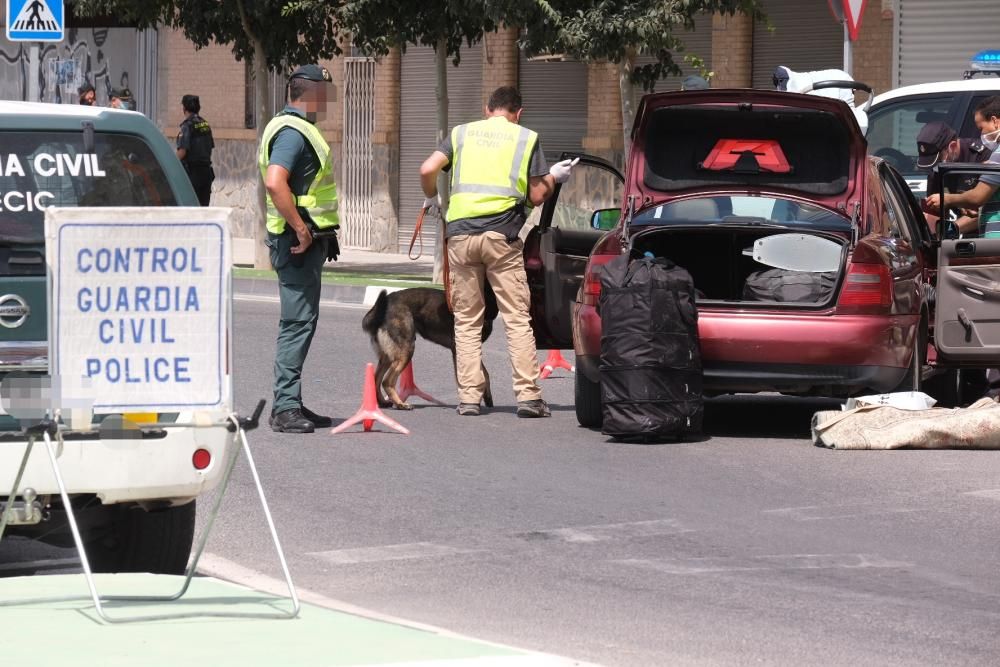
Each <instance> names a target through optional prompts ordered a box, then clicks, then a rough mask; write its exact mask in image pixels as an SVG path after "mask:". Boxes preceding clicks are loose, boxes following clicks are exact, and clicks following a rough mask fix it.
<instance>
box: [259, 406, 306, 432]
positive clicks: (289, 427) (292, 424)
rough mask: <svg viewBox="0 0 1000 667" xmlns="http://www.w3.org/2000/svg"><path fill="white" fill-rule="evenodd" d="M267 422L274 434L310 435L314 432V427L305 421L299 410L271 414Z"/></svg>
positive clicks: (293, 409)
mask: <svg viewBox="0 0 1000 667" xmlns="http://www.w3.org/2000/svg"><path fill="white" fill-rule="evenodd" d="M269 421H270V423H271V430H272V431H274V432H275V433H312V432H313V431H315V430H316V427H315V425H314V424H313V423H312V422H311V421H309V420H308V419H306V417H305V415H303V414H302V410H300V409H299V408H292V409H291V410H283V411H281V412H279V413H278V414H272V415H271V419H270V420H269Z"/></svg>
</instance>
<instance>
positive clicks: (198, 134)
mask: <svg viewBox="0 0 1000 667" xmlns="http://www.w3.org/2000/svg"><path fill="white" fill-rule="evenodd" d="M181 108H183V109H184V122H182V123H181V131H180V132H179V133H178V134H177V159H179V160H180V161H181V164H183V165H184V170H185V171H187V173H188V178H190V179H191V185H192V186H193V187H194V191H195V194H197V195H198V202H199V203H200V204H201V205H202V206H208V202H209V200H210V199H211V198H212V182H213V181H214V180H215V171H214V170H213V169H212V149H213V148H215V140H214V139H213V138H212V128H211V127H210V126H209V124H208V121H207V120H205V119H204V118H202V117H201V116H199V115H198V112H200V111H201V100H200V99H198V96H197V95H185V96H184V97H182V98H181Z"/></svg>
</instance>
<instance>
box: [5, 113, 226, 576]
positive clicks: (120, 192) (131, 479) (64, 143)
mask: <svg viewBox="0 0 1000 667" xmlns="http://www.w3.org/2000/svg"><path fill="white" fill-rule="evenodd" d="M120 206H130V207H178V206H198V199H197V197H196V196H195V193H194V190H193V188H192V187H191V184H190V181H189V180H188V177H187V175H186V173H185V172H184V169H183V167H182V166H181V163H180V162H179V161H178V160H177V158H176V155H175V152H174V150H173V148H172V147H171V146H170V145H169V143H168V142H167V141H166V139H165V138H164V137H163V135H162V134H161V133H160V132H159V131H158V130H157V128H156V127H155V126H154V125H153V123H151V122H150V121H149V120H148V119H146V118H145V117H144V116H143V115H141V114H138V113H135V112H131V111H122V110H117V109H107V108H100V107H86V106H75V105H74V106H70V105H54V104H37V103H27V102H0V390H2V391H0V395H2V398H3V401H2V404H3V408H4V410H3V414H0V503H2V502H4V501H5V500H6V499H7V494H8V493H9V492H10V489H11V487H12V485H13V483H14V479H15V474H16V472H17V470H18V467H19V465H20V462H21V458H22V455H23V453H24V450H25V445H26V437H25V434H24V431H23V429H24V428H25V426H26V425H25V422H24V420H23V419H18V418H16V417H15V416H13V415H12V414H11V412H12V411H11V409H10V405H11V400H12V399H11V396H10V393H11V387H12V386H13V384H14V382H13V381H14V379H22V378H24V377H26V376H27V377H29V378H30V377H37V378H39V385H38V386H39V387H44V386H47V385H45V384H44V382H42V379H44V378H47V377H49V376H50V373H51V368H50V366H51V355H50V345H49V340H48V308H49V307H50V306H49V301H48V289H47V284H48V280H49V276H48V275H47V272H48V271H49V270H50V267H49V266H48V265H47V262H46V238H45V209H47V208H49V207H120ZM117 254H118V253H116V255H117ZM149 259H150V261H152V259H153V258H152V257H150V258H149ZM89 261H92V262H99V261H101V259H100V258H99V257H96V256H95V257H91V258H90V259H89ZM83 291H84V290H81V293H83ZM93 296H94V298H95V299H99V298H101V297H100V296H99V295H97V294H96V290H95V294H94V295H93ZM149 298H155V295H150V297H149ZM151 326H152V325H151ZM112 333H113V332H109V333H108V335H109V336H110V335H112ZM150 333H151V335H154V336H155V335H156V333H155V332H150ZM175 370H176V369H175ZM133 372H139V371H138V370H134V371H133ZM150 372H160V369H157V368H153V369H151V370H150ZM163 372H166V371H163ZM40 400H41V399H40ZM193 420H194V418H193V416H192V415H187V414H184V413H162V414H149V413H143V414H133V413H128V412H122V413H117V414H95V415H94V416H92V417H90V416H88V421H90V425H89V427H88V428H86V429H82V430H74V431H71V432H69V433H68V434H67V435H66V437H65V442H64V443H63V445H62V448H61V453H60V455H59V459H58V460H59V464H60V469H61V472H62V476H63V479H64V482H65V484H66V486H67V489H68V491H69V492H70V494H71V495H70V497H71V499H72V500H71V502H72V504H73V510H74V514H75V516H76V518H77V522H78V523H79V526H80V530H81V533H82V538H83V541H84V543H85V544H86V548H87V554H88V558H89V560H90V562H91V565H92V567H93V569H94V570H95V571H98V572H126V571H142V572H154V573H181V572H183V571H184V568H185V565H186V563H187V561H188V557H189V555H190V551H191V545H192V538H193V535H194V528H195V498H196V497H198V496H199V495H200V494H202V493H204V492H205V491H207V490H209V489H211V488H212V487H214V486H215V484H216V483H218V481H219V479H220V477H221V476H222V474H223V468H224V465H223V462H224V461H225V460H226V453H227V451H229V448H230V447H232V446H234V440H233V434H232V433H230V432H229V431H227V430H226V429H225V428H196V427H191V426H181V424H192V423H193ZM170 423H176V424H179V425H178V426H177V427H165V426H164V424H170ZM144 424H146V425H147V426H144ZM151 425H152V426H151ZM36 452H37V453H36V454H35V455H32V456H31V458H30V459H29V461H28V464H27V468H26V470H25V472H24V475H23V483H22V488H21V491H20V492H19V493H18V495H17V496H16V498H15V499H14V503H13V506H12V508H11V510H12V511H11V512H10V513H9V516H10V523H9V525H8V527H7V532H6V535H16V536H22V537H28V538H33V539H37V540H41V541H43V542H47V543H51V544H55V545H59V546H71V545H72V544H73V539H72V536H71V533H70V530H69V526H68V522H67V520H66V512H65V508H64V507H63V506H62V503H61V502H60V495H59V489H58V486H57V483H56V480H55V478H54V475H53V472H52V469H51V467H50V464H49V461H48V459H47V457H46V456H45V455H44V453H43V452H42V451H38V450H36ZM6 535H5V536H4V537H6ZM5 548H9V547H7V546H6V545H5V544H4V543H0V553H2V552H3V550H4V549H5Z"/></svg>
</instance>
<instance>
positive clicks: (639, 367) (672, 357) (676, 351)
mask: <svg viewBox="0 0 1000 667" xmlns="http://www.w3.org/2000/svg"><path fill="white" fill-rule="evenodd" d="M599 308H600V314H601V327H602V329H601V363H600V367H599V368H600V374H601V400H602V407H603V412H604V421H603V427H602V432H603V433H605V434H606V435H610V436H614V437H616V438H626V439H631V438H637V439H643V440H659V439H664V438H671V439H675V438H680V437H683V436H686V435H689V434H694V433H699V432H700V431H701V426H702V418H703V413H704V407H703V400H702V374H701V349H700V347H699V344H698V311H697V308H696V307H695V290H694V284H693V282H692V280H691V275H690V274H689V273H688V272H687V271H685V270H684V269H682V268H680V267H678V266H676V265H675V264H674V263H673V262H671V261H670V260H668V259H664V258H657V259H650V258H642V259H634V260H630V259H629V256H628V255H622V256H620V257H616V258H615V259H613V260H611V261H610V262H608V263H607V264H605V265H604V269H603V272H602V274H601V297H600V302H599Z"/></svg>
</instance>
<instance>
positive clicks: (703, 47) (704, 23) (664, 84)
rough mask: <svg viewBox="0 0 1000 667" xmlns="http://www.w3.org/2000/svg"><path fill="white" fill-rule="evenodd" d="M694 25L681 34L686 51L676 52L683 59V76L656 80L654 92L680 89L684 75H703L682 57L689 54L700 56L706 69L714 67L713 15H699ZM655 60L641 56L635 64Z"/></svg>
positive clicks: (643, 63)
mask: <svg viewBox="0 0 1000 667" xmlns="http://www.w3.org/2000/svg"><path fill="white" fill-rule="evenodd" d="M694 25H695V28H694V30H693V31H691V32H683V33H681V34H680V35H679V37H680V38H681V40H682V41H683V42H684V51H683V52H681V53H677V54H675V55H676V56H677V58H678V60H681V62H680V63H679V64H680V66H681V70H682V71H683V72H684V73H683V74H682V75H681V76H672V77H670V78H667V79H660V80H659V81H657V82H656V87H655V88H654V89H653V92H656V93H662V92H666V91H669V90H680V89H681V83H682V82H683V81H684V77H686V76H690V75H691V74H697V75H699V76H700V75H701V72H700V71H699V70H698V69H696V68H694V67H691V66H690V65H688V64H687V63H685V62H683V60H682V59H683V58H684V56H685V55H687V54H690V55H692V56H698V57H699V58H701V59H702V60H704V61H705V68H706V69H708V70H711V69H712V17H711V16H698V17H697V18H696V19H695V21H694ZM655 62H656V58H655V57H654V56H639V57H638V58H636V61H635V64H636V65H637V66H641V65H648V64H651V63H655Z"/></svg>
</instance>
